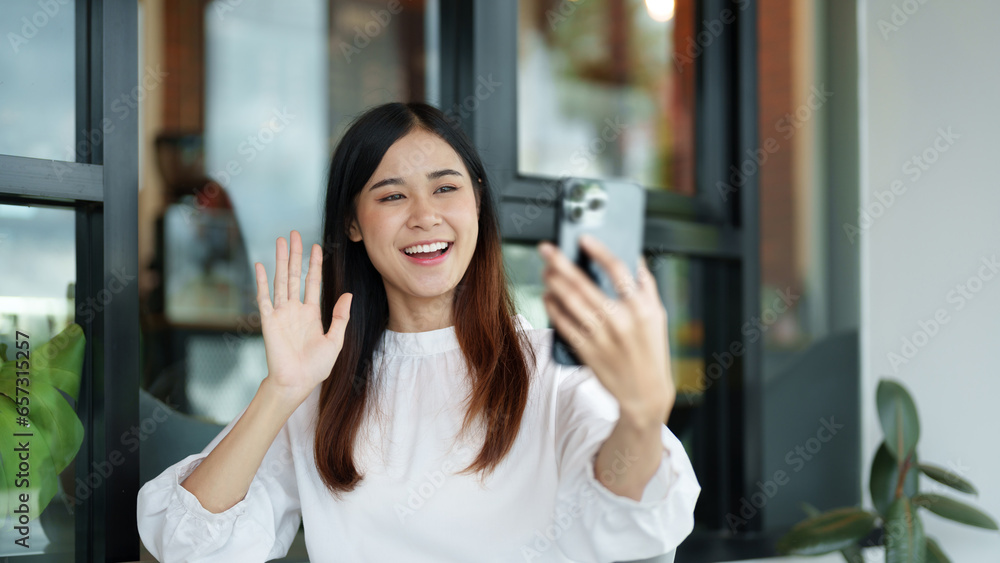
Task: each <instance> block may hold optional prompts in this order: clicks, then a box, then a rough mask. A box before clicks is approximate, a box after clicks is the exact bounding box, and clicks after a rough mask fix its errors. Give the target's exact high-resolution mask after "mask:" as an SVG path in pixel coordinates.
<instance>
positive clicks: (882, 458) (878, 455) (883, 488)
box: [868, 442, 920, 518]
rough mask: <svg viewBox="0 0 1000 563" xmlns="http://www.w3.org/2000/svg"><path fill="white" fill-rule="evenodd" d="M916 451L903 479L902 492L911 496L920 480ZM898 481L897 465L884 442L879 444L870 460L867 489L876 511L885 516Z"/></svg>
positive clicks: (894, 498)
mask: <svg viewBox="0 0 1000 563" xmlns="http://www.w3.org/2000/svg"><path fill="white" fill-rule="evenodd" d="M916 461H917V453H916V451H914V452H913V459H912V461H911V463H913V465H911V466H910V469H909V470H908V471H907V472H906V479H904V480H903V494H904V495H906V496H908V497H912V496H913V495H915V494H917V485H918V483H919V480H920V471H919V470H918V468H917V466H916ZM898 482H899V466H898V465H897V464H896V460H895V459H893V457H892V454H891V453H889V448H888V447H887V446H886V443H885V442H882V445H880V446H879V448H878V451H876V452H875V459H873V460H872V472H871V480H870V481H869V482H868V490H869V491H870V492H871V495H872V503H873V504H874V505H875V509H876V510H878V513H879V514H881V515H882V517H883V518H885V515H886V512H887V511H888V510H889V505H891V504H892V501H894V500H896V485H897V484H898Z"/></svg>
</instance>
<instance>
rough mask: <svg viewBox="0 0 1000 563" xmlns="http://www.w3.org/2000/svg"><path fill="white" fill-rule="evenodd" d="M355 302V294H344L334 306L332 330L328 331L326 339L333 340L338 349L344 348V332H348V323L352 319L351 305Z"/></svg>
mask: <svg viewBox="0 0 1000 563" xmlns="http://www.w3.org/2000/svg"><path fill="white" fill-rule="evenodd" d="M353 301H354V295H353V294H351V293H342V294H341V295H340V297H339V298H337V303H336V304H335V305H334V306H333V319H332V320H331V322H330V330H329V331H327V333H326V337H327V338H329V339H330V340H333V341H334V342H335V343H336V344H337V348H338V349H340V348H342V347H343V346H344V332H346V331H347V321H349V320H350V318H351V303H352V302H353Z"/></svg>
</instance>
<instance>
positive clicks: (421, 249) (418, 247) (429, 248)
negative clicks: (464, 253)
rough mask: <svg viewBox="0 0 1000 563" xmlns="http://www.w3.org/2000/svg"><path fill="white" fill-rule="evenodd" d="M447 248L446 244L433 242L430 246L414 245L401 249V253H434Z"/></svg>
mask: <svg viewBox="0 0 1000 563" xmlns="http://www.w3.org/2000/svg"><path fill="white" fill-rule="evenodd" d="M445 248H448V243H446V242H435V243H432V244H415V245H413V246H410V247H407V248H404V249H403V252H405V253H407V254H414V253H418V252H434V251H435V250H442V249H445Z"/></svg>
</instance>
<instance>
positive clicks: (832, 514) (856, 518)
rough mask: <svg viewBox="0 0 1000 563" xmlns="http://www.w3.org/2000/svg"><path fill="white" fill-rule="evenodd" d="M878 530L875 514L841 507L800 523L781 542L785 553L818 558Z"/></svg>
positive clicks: (779, 549) (853, 543) (850, 544)
mask: <svg viewBox="0 0 1000 563" xmlns="http://www.w3.org/2000/svg"><path fill="white" fill-rule="evenodd" d="M874 529H875V515H874V514H872V513H870V512H868V511H867V510H862V509H860V508H853V507H850V508H838V509H836V510H831V511H829V512H826V513H823V514H820V515H818V516H814V517H812V518H809V519H807V520H803V521H802V522H799V523H798V524H796V525H795V526H793V527H792V529H791V530H790V531H789V532H788V533H787V534H785V536H784V537H782V538H781V539H780V540H779V541H778V546H777V547H778V551H779V552H781V553H782V554H786V555H789V554H797V555H819V554H822V553H830V552H832V551H838V550H841V549H846V548H849V547H850V546H852V545H855V544H856V543H857V542H858V540H860V539H862V538H864V537H865V536H867V535H868V534H869V533H871V531H872V530H874Z"/></svg>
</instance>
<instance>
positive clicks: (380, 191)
mask: <svg viewBox="0 0 1000 563" xmlns="http://www.w3.org/2000/svg"><path fill="white" fill-rule="evenodd" d="M477 181H478V179H477V178H470V177H469V172H468V170H466V168H465V164H464V163H463V161H462V159H461V157H459V156H458V153H456V152H455V150H454V149H452V148H451V146H450V145H449V144H448V143H447V142H445V141H444V140H443V139H441V138H440V137H438V136H437V135H435V134H433V133H429V132H427V131H425V130H423V129H420V128H416V129H414V130H413V131H411V132H410V133H409V134H407V135H405V136H404V137H402V138H400V139H399V140H398V141H396V142H395V143H394V144H393V145H392V146H391V147H389V150H388V151H387V152H386V153H385V156H383V157H382V161H381V162H380V163H379V165H378V168H376V169H375V172H374V173H373V174H372V176H371V178H369V179H368V182H367V183H365V185H364V187H363V188H362V190H361V192H360V193H359V194H358V195H357V196H356V197H357V220H356V221H353V222H352V224H351V226H350V229H349V234H350V238H351V240H352V241H354V242H358V241H363V242H364V245H365V250H366V251H367V252H368V257H369V258H370V259H371V261H372V264H373V265H374V266H375V269H377V270H378V271H379V273H380V274H381V275H382V279H383V281H384V282H385V289H386V294H387V297H388V298H389V302H390V304H392V303H393V302H396V301H397V300H399V299H403V300H407V299H409V298H412V297H418V298H428V297H438V296H441V295H442V294H445V293H448V292H450V291H452V290H453V289H454V288H455V287H456V286H457V285H458V282H459V281H461V279H462V276H464V275H465V271H466V269H467V268H468V266H469V262H470V261H471V260H472V254H473V251H474V250H475V248H476V240H477V237H478V234H479V222H478V221H479V205H478V203H477V200H476V195H475V191H474V188H473V182H477ZM438 242H444V243H447V248H446V249H445V250H444V253H443V254H442V252H441V250H440V249H438V248H437V247H435V248H432V249H430V250H431V251H430V252H424V250H427V249H426V248H413V247H414V245H417V244H432V243H438ZM438 246H443V245H438Z"/></svg>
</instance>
